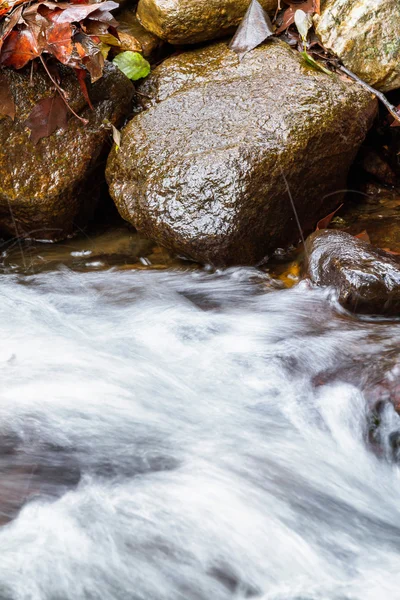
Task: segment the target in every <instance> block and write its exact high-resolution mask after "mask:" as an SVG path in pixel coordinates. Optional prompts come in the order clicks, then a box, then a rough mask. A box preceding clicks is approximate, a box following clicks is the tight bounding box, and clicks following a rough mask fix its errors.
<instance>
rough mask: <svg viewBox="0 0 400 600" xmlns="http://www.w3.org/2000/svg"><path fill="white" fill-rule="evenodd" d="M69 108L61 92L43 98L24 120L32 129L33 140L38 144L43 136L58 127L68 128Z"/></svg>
mask: <svg viewBox="0 0 400 600" xmlns="http://www.w3.org/2000/svg"><path fill="white" fill-rule="evenodd" d="M67 117H68V108H67V106H66V104H65V102H64V101H63V99H62V98H61V96H60V95H59V94H55V95H54V96H51V97H50V98H43V99H42V100H39V102H38V103H37V104H36V105H35V106H34V107H33V109H32V111H31V113H30V115H29V117H28V118H27V119H26V121H25V122H24V125H25V127H29V129H30V130H31V137H30V139H31V141H32V143H33V144H37V143H38V141H39V140H40V139H41V138H44V137H48V136H49V135H51V134H52V133H54V132H55V131H56V129H66V128H67Z"/></svg>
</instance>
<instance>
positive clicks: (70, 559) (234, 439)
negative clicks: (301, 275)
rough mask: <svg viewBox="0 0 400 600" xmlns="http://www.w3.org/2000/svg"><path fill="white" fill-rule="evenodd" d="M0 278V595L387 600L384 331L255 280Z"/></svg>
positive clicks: (389, 366) (394, 504)
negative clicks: (378, 407)
mask: <svg viewBox="0 0 400 600" xmlns="http://www.w3.org/2000/svg"><path fill="white" fill-rule="evenodd" d="M89 271H90V269H89ZM0 280H1V281H0V296H1V298H0V328H1V339H2V344H1V346H0V364H1V371H0V374H1V375H0V377H1V403H0V447H1V454H0V472H1V479H0V519H1V520H2V523H3V526H2V527H1V528H0V549H1V560H0V598H1V599H4V600H11V599H12V600H14V599H15V600H17V599H18V600H28V599H29V600H67V599H68V600H69V599H70V600H81V599H85V600H93V599H101V600H111V599H112V600H114V599H115V600H139V599H140V600H178V599H181V600H225V599H226V600H228V599H229V600H230V599H244V598H256V599H263V600H382V599H383V600H385V599H391V600H394V599H397V598H400V571H399V568H398V565H399V558H400V471H399V467H398V465H397V462H396V460H395V456H394V455H393V451H392V449H391V446H390V444H389V442H388V440H389V436H390V434H391V433H393V432H395V431H396V430H397V429H400V419H399V417H398V416H397V414H396V413H395V412H394V410H393V408H392V407H391V404H390V403H385V400H386V399H387V398H391V399H392V400H393V398H392V395H393V393H394V392H393V390H396V385H397V381H398V369H399V354H400V350H399V349H400V323H399V322H388V321H373V320H370V321H368V320H359V319H357V318H355V317H353V316H351V315H349V314H347V313H345V312H344V311H343V310H342V309H340V308H339V307H338V305H337V303H336V301H335V298H334V297H333V296H332V294H331V292H329V290H328V291H327V290H313V289H311V288H310V287H309V286H308V285H307V283H305V282H302V283H300V284H299V285H297V286H295V287H293V288H292V289H284V290H282V289H277V286H276V284H275V283H274V282H273V281H271V279H270V277H269V276H268V275H267V274H264V273H262V272H259V271H256V270H253V269H231V270H228V271H225V272H217V273H213V272H211V271H209V272H207V271H199V270H185V269H182V268H181V269H177V270H175V271H173V270H166V271H161V272H160V271H156V270H155V271H151V270H149V271H145V270H142V271H139V270H118V269H117V268H112V269H107V268H105V269H103V270H99V271H96V270H93V269H92V272H78V271H76V270H71V269H70V268H67V267H62V266H58V267H57V269H55V270H53V271H52V272H42V273H37V274H34V275H22V274H18V273H17V274H10V273H3V274H2V275H0ZM378 400H379V401H380V403H381V404H380V405H381V407H383V409H382V410H381V412H380V414H379V418H378V417H376V415H375V417H371V414H372V413H371V410H372V408H373V406H374V405H375V404H376V402H377V401H378ZM371 419H372V420H371ZM374 419H375V421H377V422H379V423H380V425H379V427H378V430H377V431H378V433H376V432H375V434H374V435H375V437H374V439H375V443H374V444H371V443H370V440H371V432H370V429H371V427H372V425H371V423H372V424H373V423H374V422H375V421H374Z"/></svg>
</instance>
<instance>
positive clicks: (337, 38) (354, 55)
mask: <svg viewBox="0 0 400 600" xmlns="http://www.w3.org/2000/svg"><path fill="white" fill-rule="evenodd" d="M316 21H317V28H316V31H317V34H318V36H319V37H320V39H321V41H322V43H323V45H324V46H325V48H329V49H330V50H332V51H333V52H334V53H335V54H337V56H339V58H341V60H342V61H343V64H344V65H345V66H346V67H347V68H348V69H350V71H353V72H354V73H355V74H356V75H358V76H359V77H361V79H363V80H364V81H366V82H367V83H369V84H370V85H372V86H374V87H376V88H378V89H380V90H383V91H389V90H393V89H395V88H398V87H400V2H399V0H357V1H354V0H322V2H321V15H320V16H319V17H316Z"/></svg>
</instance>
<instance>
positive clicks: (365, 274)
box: [305, 229, 400, 315]
mask: <svg viewBox="0 0 400 600" xmlns="http://www.w3.org/2000/svg"><path fill="white" fill-rule="evenodd" d="M305 250H306V256H307V258H306V265H305V274H306V276H307V277H308V278H309V279H310V280H311V281H312V282H313V283H315V284H316V285H322V286H332V287H334V288H335V290H336V292H337V294H338V297H339V302H340V303H341V304H342V305H343V306H345V307H346V308H348V309H349V310H351V311H353V312H357V313H364V314H386V315H398V314H400V263H399V262H398V261H397V260H395V258H394V257H393V256H392V255H390V254H388V253H387V252H384V251H383V250H378V249H375V248H373V247H372V246H371V245H370V244H368V243H366V242H363V241H361V240H359V239H357V238H355V237H353V236H352V235H350V234H349V233H345V232H343V231H333V230H328V229H324V230H322V231H316V232H315V233H313V234H311V235H310V236H309V237H308V239H307V241H306V246H305Z"/></svg>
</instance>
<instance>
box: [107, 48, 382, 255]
mask: <svg viewBox="0 0 400 600" xmlns="http://www.w3.org/2000/svg"><path fill="white" fill-rule="evenodd" d="M140 91H141V93H142V97H143V98H145V97H146V96H151V97H152V98H153V100H152V105H151V103H150V107H149V108H148V109H147V110H145V111H144V112H142V113H140V114H139V115H137V116H136V117H135V118H134V119H133V120H132V121H131V122H130V123H129V124H128V125H127V127H126V128H125V129H124V130H123V133H122V142H121V147H120V149H119V150H118V151H117V150H116V149H114V150H113V151H112V152H111V154H110V157H109V160H108V165H107V171H106V176H107V180H108V182H109V188H110V192H111V195H112V197H113V198H114V200H115V203H116V205H117V207H118V210H119V211H120V213H121V215H122V216H123V217H124V218H125V219H126V220H127V221H130V222H131V223H132V224H133V225H135V226H136V227H137V228H138V229H139V230H140V231H141V232H143V233H145V234H146V235H147V236H149V237H151V238H154V239H156V240H157V241H158V242H159V243H160V244H161V245H164V246H166V247H167V248H169V249H171V250H173V251H175V252H177V253H178V254H180V255H185V256H188V257H191V258H193V259H196V260H198V261H200V262H203V263H213V264H219V265H224V264H254V263H257V262H258V261H260V260H262V259H263V258H264V257H265V256H266V255H267V254H268V253H270V252H271V251H273V250H274V249H275V248H277V247H281V246H286V245H287V244H289V243H291V242H295V241H297V240H298V238H299V231H298V227H297V225H296V218H295V215H294V212H293V208H292V205H291V202H290V200H289V196H288V191H287V186H288V187H289V188H290V191H291V194H292V197H293V202H294V204H295V206H296V210H297V214H298V218H299V219H300V222H301V224H302V227H303V229H308V228H312V227H313V226H314V225H315V223H316V222H317V221H318V219H320V218H321V217H323V216H325V215H326V214H328V213H329V212H330V211H331V210H332V209H333V208H334V207H336V205H337V204H338V203H339V202H340V199H341V197H342V192H343V189H344V188H345V187H346V176H347V171H348V169H349V166H350V165H351V163H352V161H353V158H354V156H355V154H356V152H357V149H358V147H359V145H360V143H361V142H362V140H363V139H364V136H365V134H366V132H367V130H368V128H369V126H370V125H371V122H372V120H373V118H374V115H375V111H376V101H375V100H374V99H373V97H372V96H371V94H369V93H366V92H365V91H364V90H363V89H362V88H361V87H360V86H358V85H357V84H355V83H352V82H347V81H343V80H342V79H340V78H338V77H336V76H334V75H332V76H329V75H325V74H324V73H322V72H319V71H316V70H314V69H312V68H310V67H308V66H307V65H306V64H304V62H303V61H302V59H301V57H300V55H299V54H298V53H295V52H294V51H292V50H291V49H290V48H289V46H287V45H286V44H284V43H282V42H277V41H272V42H269V43H267V44H266V45H264V46H261V47H259V48H257V49H256V50H254V51H252V52H251V53H249V54H248V55H247V56H246V57H245V58H244V59H243V60H242V62H239V61H238V59H237V56H236V55H235V54H234V53H233V52H231V51H230V50H229V49H228V47H227V46H226V44H224V43H218V44H215V45H213V46H209V47H207V48H204V49H200V50H196V51H193V52H186V53H182V54H180V55H178V56H174V57H171V58H170V59H168V60H166V61H165V62H164V63H163V64H162V65H160V66H159V67H158V68H157V69H155V70H154V72H153V74H152V75H151V76H150V77H149V78H148V80H147V81H146V82H145V83H144V84H143V85H142V86H141V88H140Z"/></svg>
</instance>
